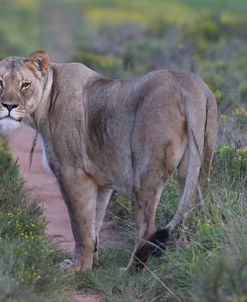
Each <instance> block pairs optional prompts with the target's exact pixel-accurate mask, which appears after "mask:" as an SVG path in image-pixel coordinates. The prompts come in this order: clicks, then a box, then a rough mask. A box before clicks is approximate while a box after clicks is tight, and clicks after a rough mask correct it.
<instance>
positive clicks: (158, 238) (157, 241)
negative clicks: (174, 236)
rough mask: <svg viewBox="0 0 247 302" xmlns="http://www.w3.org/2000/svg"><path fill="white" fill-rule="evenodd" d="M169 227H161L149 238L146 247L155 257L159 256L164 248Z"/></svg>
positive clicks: (167, 238)
mask: <svg viewBox="0 0 247 302" xmlns="http://www.w3.org/2000/svg"><path fill="white" fill-rule="evenodd" d="M169 237H170V235H169V229H166V228H164V229H161V230H158V231H156V232H155V233H154V234H153V235H152V236H151V237H150V238H149V240H148V241H149V243H147V245H148V249H149V255H152V256H155V257H161V256H162V252H163V251H164V250H165V248H166V247H165V245H166V243H167V241H168V240H169V239H170V238H169Z"/></svg>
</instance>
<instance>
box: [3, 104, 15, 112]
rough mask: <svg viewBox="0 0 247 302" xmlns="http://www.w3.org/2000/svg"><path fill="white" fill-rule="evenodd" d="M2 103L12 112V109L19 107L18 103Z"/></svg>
mask: <svg viewBox="0 0 247 302" xmlns="http://www.w3.org/2000/svg"><path fill="white" fill-rule="evenodd" d="M2 105H3V107H5V108H7V109H8V110H9V112H10V111H11V110H12V109H14V108H16V107H18V105H17V104H14V105H12V104H6V103H2Z"/></svg>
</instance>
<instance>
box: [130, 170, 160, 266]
mask: <svg viewBox="0 0 247 302" xmlns="http://www.w3.org/2000/svg"><path fill="white" fill-rule="evenodd" d="M163 186H164V179H163V177H162V178H161V177H157V176H155V175H153V174H152V175H150V177H147V180H146V184H143V186H141V187H140V188H139V189H137V190H135V192H134V196H133V212H134V220H135V224H136V229H137V234H136V243H135V247H134V250H133V252H132V255H131V258H130V260H129V263H128V266H127V271H130V270H131V269H132V268H135V267H140V268H142V267H143V265H144V264H145V263H146V262H147V260H148V257H149V249H148V248H146V244H145V243H147V240H148V239H149V238H150V237H151V236H152V235H153V234H154V233H155V231H156V226H155V212H156V208H157V205H158V202H159V200H160V195H161V193H162V189H163ZM144 246H145V248H142V247H144Z"/></svg>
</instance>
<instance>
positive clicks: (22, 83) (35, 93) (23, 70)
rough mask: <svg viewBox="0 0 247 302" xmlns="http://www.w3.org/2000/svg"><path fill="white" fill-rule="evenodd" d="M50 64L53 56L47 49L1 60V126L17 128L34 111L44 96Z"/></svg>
mask: <svg viewBox="0 0 247 302" xmlns="http://www.w3.org/2000/svg"><path fill="white" fill-rule="evenodd" d="M48 66H49V57H48V54H47V53H46V52H44V51H37V52H34V53H32V54H31V55H30V56H29V57H28V58H22V57H7V58H5V59H2V60H0V126H2V127H3V128H16V127H18V126H19V125H20V122H21V120H22V119H23V118H24V117H26V116H28V115H29V114H31V113H33V112H34V110H35V109H36V107H37V106H38V104H39V102H40V100H41V99H42V94H43V90H44V85H45V79H46V77H45V75H46V73H47V70H48Z"/></svg>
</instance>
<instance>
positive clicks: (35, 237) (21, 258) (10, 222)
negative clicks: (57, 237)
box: [0, 139, 65, 302]
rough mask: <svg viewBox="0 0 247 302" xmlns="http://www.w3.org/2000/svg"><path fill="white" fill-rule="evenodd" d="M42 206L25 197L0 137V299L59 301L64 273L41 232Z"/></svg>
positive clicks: (26, 195)
mask: <svg viewBox="0 0 247 302" xmlns="http://www.w3.org/2000/svg"><path fill="white" fill-rule="evenodd" d="M45 227H46V222H45V221H44V219H43V217H42V209H41V207H40V206H39V205H38V203H37V202H36V201H33V200H31V199H30V198H29V196H28V192H27V190H26V189H25V188H24V186H23V181H22V180H21V178H20V177H19V176H18V168H17V165H16V164H15V163H13V161H12V158H11V155H10V152H9V149H8V148H7V144H6V141H5V140H3V139H0V301H23V302H24V301H25V302H26V301H30V302H31V301H33V302H34V301H42V302H45V301H48V299H49V301H63V300H64V298H63V297H59V296H58V295H57V291H58V290H61V286H62V284H63V281H64V280H65V279H64V274H61V271H60V269H59V268H58V267H57V265H56V262H57V258H58V253H57V252H55V250H54V245H53V243H52V242H51V241H50V240H48V239H47V238H46V235H45Z"/></svg>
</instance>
